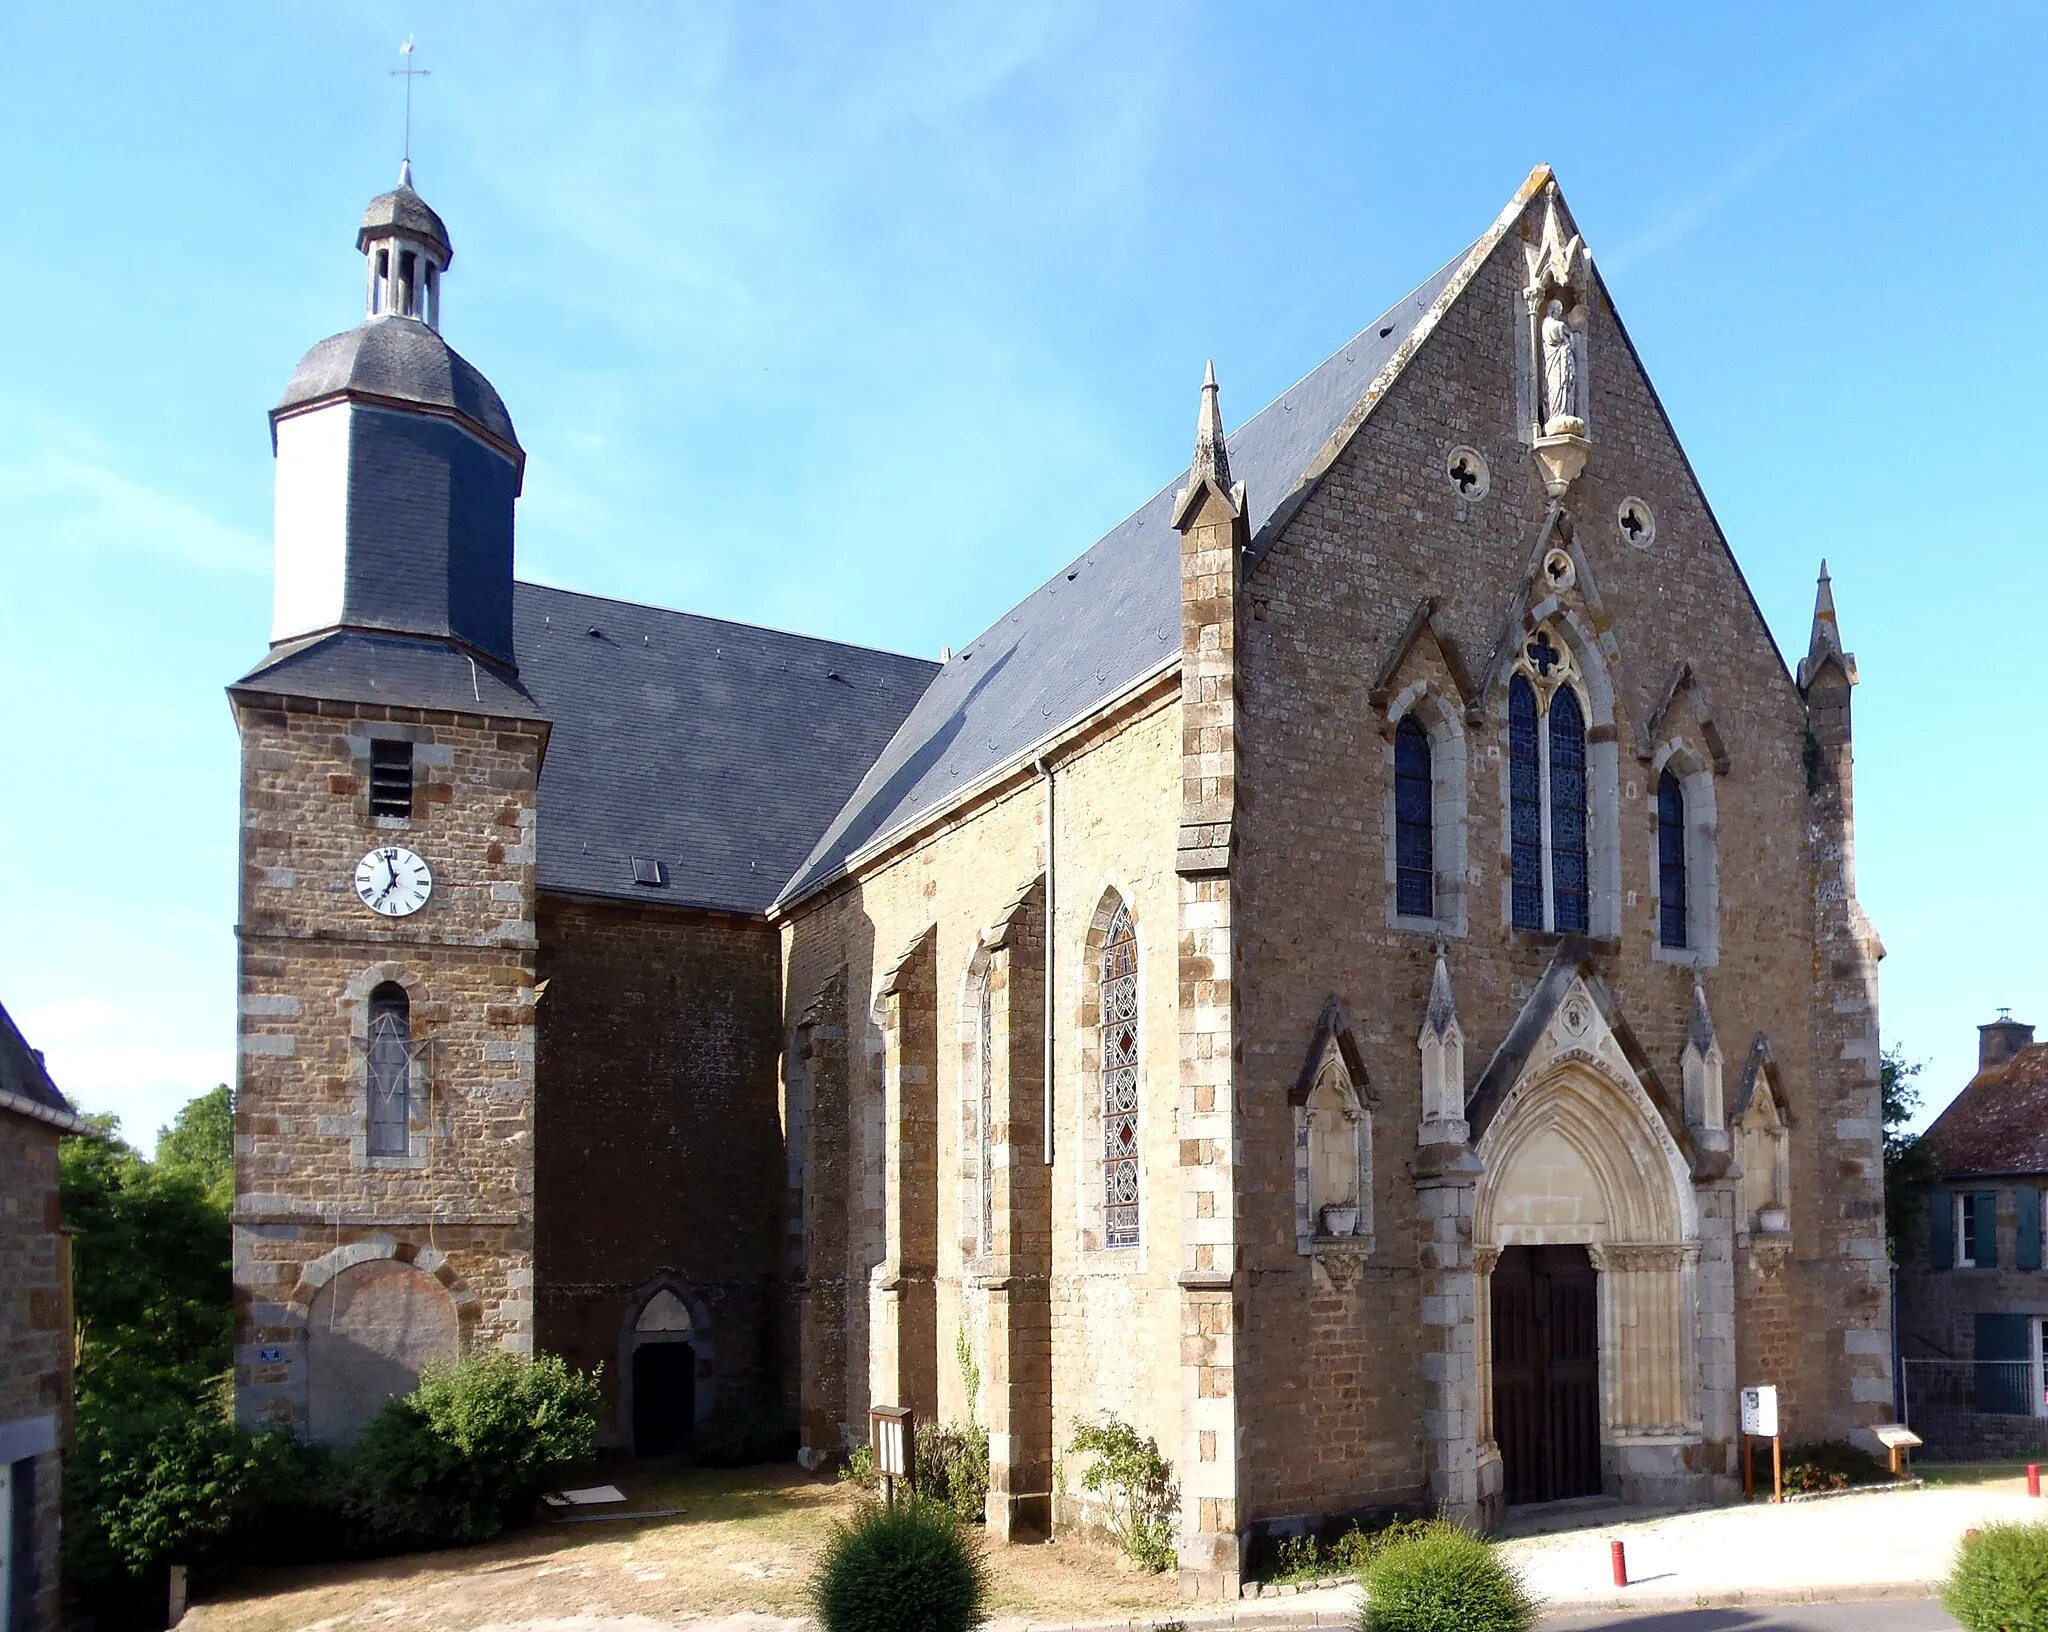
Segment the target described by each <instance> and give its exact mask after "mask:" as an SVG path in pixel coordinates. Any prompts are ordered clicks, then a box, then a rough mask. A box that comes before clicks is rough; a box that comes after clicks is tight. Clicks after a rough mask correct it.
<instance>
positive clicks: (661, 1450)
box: [632, 1287, 697, 1456]
mask: <svg viewBox="0 0 2048 1632" xmlns="http://www.w3.org/2000/svg"><path fill="white" fill-rule="evenodd" d="M691 1335H692V1333H691V1325H690V1312H689V1310H688V1309H686V1308H685V1307H684V1306H683V1301H682V1299H680V1298H678V1297H677V1296H676V1295H675V1293H673V1292H671V1291H669V1290H668V1289H667V1288H665V1287H664V1288H663V1289H662V1290H661V1291H659V1292H657V1293H655V1295H654V1296H653V1297H652V1298H650V1299H648V1300H647V1307H646V1308H645V1309H643V1310H641V1311H640V1318H639V1320H638V1321H636V1322H635V1323H634V1328H633V1357H632V1365H633V1454H634V1455H635V1456H673V1455H674V1454H675V1453H676V1452H678V1451H684V1450H688V1449H689V1447H690V1440H691V1436H692V1434H693V1432H694V1431H695V1429H696V1426H697V1349H696V1345H695V1344H694V1343H692V1342H691V1341H690V1339H691Z"/></svg>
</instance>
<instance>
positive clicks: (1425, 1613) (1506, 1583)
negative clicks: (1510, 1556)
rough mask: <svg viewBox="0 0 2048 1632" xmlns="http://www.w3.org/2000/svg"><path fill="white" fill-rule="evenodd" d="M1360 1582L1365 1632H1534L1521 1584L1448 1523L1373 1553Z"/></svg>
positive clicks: (1532, 1607) (1531, 1605) (1531, 1606)
mask: <svg viewBox="0 0 2048 1632" xmlns="http://www.w3.org/2000/svg"><path fill="white" fill-rule="evenodd" d="M1363 1579H1364V1584H1365V1592H1366V1608H1365V1623H1364V1626H1365V1632H1529V1629H1530V1628H1531V1627H1533V1626H1534V1625H1535V1624H1536V1604H1535V1601H1534V1600H1533V1599H1532V1598H1530V1596H1529V1594H1528V1591H1527V1589H1526V1588H1524V1587H1523V1585H1522V1579H1521V1577H1520V1576H1519V1575H1517V1574H1516V1573H1515V1571H1514V1570H1513V1569H1511V1568H1510V1567H1509V1566H1507V1565H1506V1564H1504V1563H1502V1562H1501V1560H1500V1557H1499V1555H1498V1554H1497V1553H1495V1551H1494V1550H1493V1548H1492V1547H1491V1546H1490V1545H1489V1544H1488V1543H1487V1542H1485V1541H1482V1540H1481V1539H1480V1538H1479V1537H1477V1536H1475V1535H1473V1534H1471V1532H1469V1531H1466V1530H1461V1529H1459V1528H1458V1527H1457V1526H1456V1525H1455V1524H1451V1523H1449V1522H1448V1521H1446V1520H1442V1519H1438V1520H1435V1521H1432V1522H1431V1523H1429V1524H1427V1525H1423V1526H1418V1527H1414V1529H1413V1530H1411V1532H1410V1533H1409V1534H1407V1535H1406V1536H1404V1537H1402V1539H1400V1540H1397V1541H1392V1542H1390V1543H1388V1544H1387V1545H1386V1546H1384V1547H1382V1548H1379V1549H1377V1550H1376V1551H1375V1553H1374V1555H1373V1559H1372V1562H1371V1563H1369V1564H1368V1565H1367V1566H1366V1568H1365V1571H1364V1577H1363Z"/></svg>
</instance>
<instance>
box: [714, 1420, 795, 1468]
mask: <svg viewBox="0 0 2048 1632" xmlns="http://www.w3.org/2000/svg"><path fill="white" fill-rule="evenodd" d="M798 1439H799V1435H798V1433H797V1428H796V1424H795V1423H793V1422H791V1421H790V1420H789V1419H788V1418H787V1417H785V1416H784V1415H783V1414H782V1413H781V1412H779V1411H772V1410H769V1409H767V1408H765V1407H763V1406H758V1405H735V1406H728V1407H727V1408H726V1409H725V1410H723V1411H721V1412H719V1413H718V1415H716V1416H715V1417H713V1418H712V1419H711V1420H710V1421H709V1422H707V1423H704V1424H703V1425H702V1426H701V1427H699V1428H698V1430H697V1436H696V1443H695V1450H696V1457H697V1465H698V1466H699V1467H705V1468H752V1467H758V1466H759V1465H760V1464H761V1463H763V1462H791V1461H794V1460H795V1459H796V1450H797V1444H798Z"/></svg>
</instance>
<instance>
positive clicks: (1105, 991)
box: [1102, 903, 1138, 1247]
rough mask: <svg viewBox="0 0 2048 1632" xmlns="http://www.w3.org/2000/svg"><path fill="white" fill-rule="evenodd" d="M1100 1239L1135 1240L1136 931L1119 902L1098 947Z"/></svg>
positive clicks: (1123, 1243)
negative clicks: (1100, 1121) (1100, 1124)
mask: <svg viewBox="0 0 2048 1632" xmlns="http://www.w3.org/2000/svg"><path fill="white" fill-rule="evenodd" d="M1102 1242H1103V1245H1104V1246H1105V1247H1135V1246H1136V1245H1137V1244H1138V936H1137V931H1136V930H1135V929H1134V928H1133V927H1132V925H1131V909H1130V908H1129V907H1128V906H1126V905H1124V904H1122V903H1118V905H1117V909H1116V916H1115V917H1114V918H1112V919H1111V920H1110V924H1109V935H1108V938H1107V939H1106V940H1105V941H1104V943H1103V947H1102Z"/></svg>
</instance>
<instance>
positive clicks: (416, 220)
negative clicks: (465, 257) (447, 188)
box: [356, 165, 455, 262]
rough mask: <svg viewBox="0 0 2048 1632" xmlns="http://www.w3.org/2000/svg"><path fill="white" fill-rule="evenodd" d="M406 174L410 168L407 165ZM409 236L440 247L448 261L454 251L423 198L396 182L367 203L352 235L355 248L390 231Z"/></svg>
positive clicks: (404, 184) (440, 223) (437, 218)
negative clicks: (354, 239) (353, 235)
mask: <svg viewBox="0 0 2048 1632" xmlns="http://www.w3.org/2000/svg"><path fill="white" fill-rule="evenodd" d="M407 169H408V171H410V169H411V166H410V165H408V166H407ZM393 227H395V228H397V229H398V230H399V231H400V232H406V233H410V234H412V236H414V237H415V238H426V239H429V240H431V241H432V242H434V243H436V244H439V245H440V246H441V250H442V253H443V254H444V255H445V256H446V258H447V259H448V260H449V261H450V262H452V261H453V260H454V259H455V248H454V246H453V245H452V244H450V243H449V242H448V228H447V227H446V226H445V225H444V224H443V223H442V220H441V217H440V216H439V215H437V214H435V212H434V208H433V206H432V205H430V204H429V203H428V202H427V201H426V200H425V199H424V198H421V197H420V195H419V194H418V193H416V192H414V191H413V190H412V188H411V187H410V186H409V185H408V184H407V183H405V182H402V181H401V182H400V183H399V184H398V185H397V186H396V187H394V188H392V189H391V191H390V192H388V193H379V194H378V195H377V196H376V197H375V198H373V199H371V200H370V203H369V206H368V208H366V209H365V210H364V211H363V224H362V227H361V228H360V229H359V230H358V231H357V233H356V248H357V249H362V248H365V247H366V246H367V245H368V244H369V242H370V239H371V238H372V237H373V236H380V237H381V236H382V235H383V234H384V232H385V231H387V230H388V229H390V228H393Z"/></svg>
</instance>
